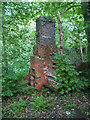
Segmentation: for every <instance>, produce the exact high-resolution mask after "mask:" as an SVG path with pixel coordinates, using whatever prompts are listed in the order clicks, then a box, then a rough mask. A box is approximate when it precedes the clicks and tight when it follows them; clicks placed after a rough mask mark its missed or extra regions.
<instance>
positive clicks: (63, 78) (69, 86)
mask: <svg viewBox="0 0 90 120" xmlns="http://www.w3.org/2000/svg"><path fill="white" fill-rule="evenodd" d="M54 58H55V63H56V67H55V70H54V73H55V74H56V81H58V82H59V83H61V85H60V84H56V85H55V87H56V89H57V90H60V93H61V94H66V93H69V92H70V91H77V92H79V91H80V89H84V87H85V86H87V85H88V80H87V79H86V78H84V79H83V78H80V77H79V74H80V73H81V72H77V71H76V70H75V68H74V66H73V65H72V63H70V60H69V58H68V56H67V55H65V54H63V55H61V54H60V53H58V54H57V55H56V56H55V57H54ZM82 79H83V80H82Z"/></svg>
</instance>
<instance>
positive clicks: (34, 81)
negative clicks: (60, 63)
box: [26, 16, 58, 90]
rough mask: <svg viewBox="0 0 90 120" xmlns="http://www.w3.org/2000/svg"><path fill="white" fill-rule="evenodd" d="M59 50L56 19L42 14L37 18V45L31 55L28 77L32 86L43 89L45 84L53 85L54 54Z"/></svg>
mask: <svg viewBox="0 0 90 120" xmlns="http://www.w3.org/2000/svg"><path fill="white" fill-rule="evenodd" d="M57 52H58V50H57V47H56V45H55V20H54V19H51V18H50V17H43V16H40V17H39V18H38V19H37V20H36V45H35V46H34V48H33V56H31V57H30V64H31V66H30V72H29V74H28V75H27V76H26V79H27V80H28V82H29V83H30V85H31V86H35V87H36V89H37V90H41V88H42V86H43V85H51V86H52V87H53V84H55V83H56V82H55V81H54V80H53V79H54V78H55V74H54V73H53V70H54V67H55V63H54V60H53V57H54V55H55V54H56V53H57Z"/></svg>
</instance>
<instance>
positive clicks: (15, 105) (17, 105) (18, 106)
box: [10, 98, 27, 113]
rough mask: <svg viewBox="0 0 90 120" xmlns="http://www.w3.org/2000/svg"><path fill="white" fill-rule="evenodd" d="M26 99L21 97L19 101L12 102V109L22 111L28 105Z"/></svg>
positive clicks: (15, 111)
mask: <svg viewBox="0 0 90 120" xmlns="http://www.w3.org/2000/svg"><path fill="white" fill-rule="evenodd" d="M26 105H27V104H26V101H25V100H23V99H22V98H20V99H19V101H18V102H17V101H14V103H12V104H11V108H12V109H11V110H10V112H12V113H18V112H19V113H22V112H23V111H24V108H25V107H26Z"/></svg>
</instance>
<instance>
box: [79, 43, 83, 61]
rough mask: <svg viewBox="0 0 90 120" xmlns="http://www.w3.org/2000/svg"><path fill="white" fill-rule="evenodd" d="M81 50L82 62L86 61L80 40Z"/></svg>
mask: <svg viewBox="0 0 90 120" xmlns="http://www.w3.org/2000/svg"><path fill="white" fill-rule="evenodd" d="M80 52H81V58H82V62H84V56H83V51H82V45H81V41H80Z"/></svg>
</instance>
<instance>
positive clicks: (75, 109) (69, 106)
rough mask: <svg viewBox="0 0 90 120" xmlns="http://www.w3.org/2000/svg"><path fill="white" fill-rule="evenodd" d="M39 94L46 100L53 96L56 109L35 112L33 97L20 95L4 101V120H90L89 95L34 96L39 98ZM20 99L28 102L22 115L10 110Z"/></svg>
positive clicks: (45, 94)
mask: <svg viewBox="0 0 90 120" xmlns="http://www.w3.org/2000/svg"><path fill="white" fill-rule="evenodd" d="M37 94H38V95H39V96H40V95H43V96H45V97H46V98H48V96H51V98H52V101H53V102H55V105H54V107H52V108H50V107H49V108H47V109H46V110H45V111H44V110H42V111H35V110H34V109H31V104H30V103H31V102H32V101H33V95H26V94H22V95H20V94H19V95H17V96H15V97H14V98H11V99H7V100H6V98H4V99H3V103H2V106H3V112H2V114H3V118H9V117H10V118H18V117H19V118H54V119H58V118H79V119H80V118H81V119H87V120H89V117H90V112H89V105H90V100H89V99H90V96H89V94H85V93H84V92H81V93H78V94H76V93H73V94H68V95H66V96H60V95H58V94H56V93H52V92H45V93H42V92H40V93H35V94H34V96H37ZM20 98H22V99H23V100H25V101H26V102H27V106H26V107H25V108H24V111H23V112H21V113H19V112H16V113H14V112H10V110H11V109H12V108H11V106H10V104H11V103H13V102H14V101H18V100H19V99H20ZM76 120H77V119H76Z"/></svg>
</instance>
